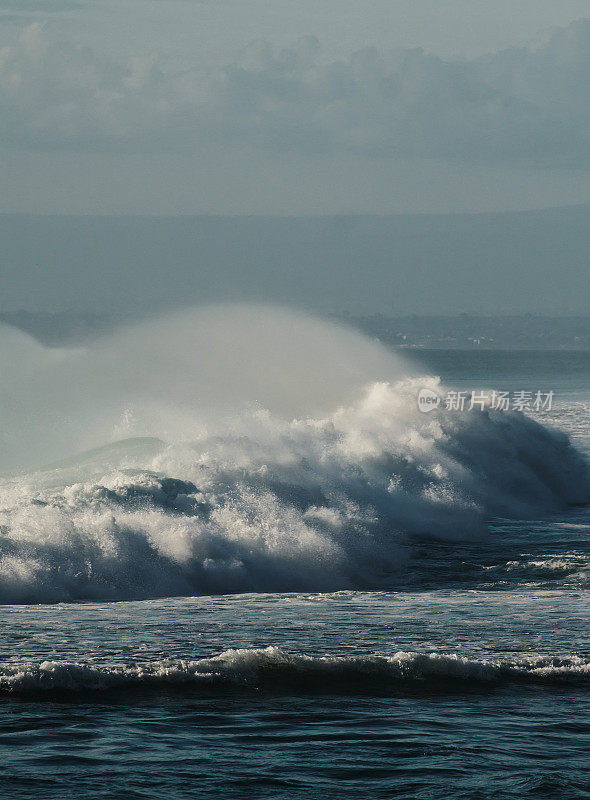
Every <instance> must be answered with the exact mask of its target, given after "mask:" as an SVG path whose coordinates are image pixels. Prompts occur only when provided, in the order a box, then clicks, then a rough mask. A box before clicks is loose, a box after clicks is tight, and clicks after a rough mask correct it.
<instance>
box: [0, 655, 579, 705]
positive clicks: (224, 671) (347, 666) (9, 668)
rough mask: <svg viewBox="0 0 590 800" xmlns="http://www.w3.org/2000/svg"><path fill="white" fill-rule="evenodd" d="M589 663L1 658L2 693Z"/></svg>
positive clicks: (375, 681) (365, 685) (284, 687)
mask: <svg viewBox="0 0 590 800" xmlns="http://www.w3.org/2000/svg"><path fill="white" fill-rule="evenodd" d="M588 680H590V662H588V661H587V660H585V659H583V658H580V657H579V656H571V657H567V658H564V657H560V658H549V657H546V656H530V657H521V658H515V659H513V660H505V659H497V660H480V659H471V658H467V657H464V656H461V655H459V654H455V653H452V654H441V653H416V652H397V653H393V654H392V655H362V656H338V657H337V656H319V657H312V656H307V655H301V654H291V653H287V652H284V651H282V650H280V649H279V648H277V647H267V648H263V649H251V650H248V649H241V650H226V651H225V652H223V653H221V654H220V655H218V656H213V657H211V658H201V659H196V660H190V659H186V660H183V659H167V660H158V661H147V662H134V663H131V664H124V663H117V664H112V665H100V666H96V665H91V664H84V663H76V662H64V661H42V662H39V663H31V662H23V663H19V662H17V663H10V662H9V663H4V664H0V693H12V694H26V693H36V692H55V691H66V692H81V691H85V692H88V691H97V692H104V691H108V690H113V689H120V688H125V689H130V688H136V689H150V688H151V689H154V688H165V687H175V688H184V689H188V690H196V691H198V690H199V689H201V690H204V689H223V688H232V687H233V688H245V689H266V690H275V691H282V692H286V693H289V692H292V691H301V690H305V689H313V690H321V689H324V690H326V689H328V690H329V691H330V692H334V691H341V692H346V691H358V690H361V691H365V692H371V691H372V690H377V691H384V690H387V689H388V688H389V689H390V690H392V691H394V690H395V689H396V688H398V687H400V686H404V685H410V686H411V685H420V684H426V685H432V684H433V683H438V684H443V683H445V682H448V681H452V682H461V683H464V684H473V685H478V684H490V683H492V684H496V683H505V682H523V681H524V682H532V683H580V682H587V681H588Z"/></svg>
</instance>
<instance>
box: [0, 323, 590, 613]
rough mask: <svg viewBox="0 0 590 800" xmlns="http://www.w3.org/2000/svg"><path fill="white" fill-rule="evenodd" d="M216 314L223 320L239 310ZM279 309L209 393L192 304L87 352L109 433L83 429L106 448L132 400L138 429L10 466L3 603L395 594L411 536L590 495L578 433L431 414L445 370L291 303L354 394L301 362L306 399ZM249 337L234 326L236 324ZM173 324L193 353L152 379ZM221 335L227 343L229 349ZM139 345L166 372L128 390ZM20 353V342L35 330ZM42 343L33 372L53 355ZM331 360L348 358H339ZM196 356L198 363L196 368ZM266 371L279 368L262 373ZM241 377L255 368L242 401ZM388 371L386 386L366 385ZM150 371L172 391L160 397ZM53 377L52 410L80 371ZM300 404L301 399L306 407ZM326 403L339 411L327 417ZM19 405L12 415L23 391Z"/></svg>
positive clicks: (328, 372)
mask: <svg viewBox="0 0 590 800" xmlns="http://www.w3.org/2000/svg"><path fill="white" fill-rule="evenodd" d="M210 313H211V312H207V314H210ZM216 313H217V314H219V313H221V315H222V317H223V320H224V321H225V324H229V323H228V322H227V315H228V312H226V311H224V312H216ZM240 313H242V314H243V311H242V312H240ZM274 313H275V312H272V313H271V315H270V318H269V317H266V316H265V315H264V313H262V312H258V323H257V325H255V326H254V329H255V334H256V335H253V334H252V332H250V333H248V335H247V336H246V335H245V338H247V339H248V340H249V341H250V344H252V341H255V342H258V343H259V344H260V347H259V349H258V350H255V353H256V358H254V357H253V358H252V360H251V362H250V364H249V366H245V365H244V364H243V363H240V365H239V369H238V377H237V378H236V377H235V376H234V377H233V378H229V377H228V376H227V375H226V374H224V375H223V377H222V379H221V381H220V382H221V388H219V387H217V388H212V387H211V385H210V384H211V381H212V380H213V373H212V372H207V371H206V370H205V377H203V374H200V375H199V374H197V375H195V374H194V373H193V372H192V371H189V373H190V374H188V377H187V374H186V373H187V370H189V366H190V363H191V362H190V359H189V358H188V357H187V354H186V351H187V350H188V351H189V352H192V351H193V347H194V342H195V341H200V340H199V337H198V336H196V334H195V330H196V331H197V332H198V331H201V333H202V331H203V329H204V328H203V321H202V319H201V317H199V316H198V315H197V323H194V322H193V321H192V318H190V319H189V322H188V323H187V321H186V319H185V318H183V319H182V320H181V322H180V323H177V322H175V323H172V322H169V321H168V322H165V323H159V324H158V325H155V331H154V330H153V329H151V328H149V326H148V327H146V326H139V328H138V329H134V330H132V331H131V332H129V331H127V332H125V333H124V334H121V337H120V338H119V339H117V338H115V339H114V340H113V341H110V342H106V343H105V342H103V343H101V344H100V346H99V348H98V352H90V353H86V355H85V359H84V360H83V362H82V363H83V364H84V367H83V368H82V367H80V370H81V373H80V375H86V372H85V370H87V369H88V364H89V363H90V364H91V365H95V366H96V365H99V364H100V365H102V366H101V367H100V369H98V367H97V370H98V372H99V373H100V372H101V371H102V373H103V374H104V375H106V376H108V380H106V379H105V381H106V382H105V384H104V385H101V386H100V391H101V392H102V393H103V395H104V405H105V409H103V411H104V414H103V416H102V417H101V420H100V423H99V424H97V425H96V426H95V432H96V433H97V437H98V438H97V439H96V440H94V441H89V442H88V443H89V444H92V445H96V444H100V443H101V438H100V437H101V436H103V435H104V431H105V430H106V427H105V426H106V423H105V421H104V420H105V419H107V418H108V414H107V413H106V412H107V411H108V413H111V412H116V414H119V416H116V415H115V416H114V417H112V418H111V422H112V421H113V420H115V421H116V420H117V419H120V410H121V407H123V408H124V409H126V411H125V413H126V414H127V417H126V419H127V422H128V425H127V428H125V429H124V430H122V429H119V428H116V429H115V428H113V427H111V429H110V430H111V436H110V439H111V441H112V439H113V438H114V437H113V431H115V432H118V433H119V435H120V434H121V433H126V434H133V437H132V438H129V439H127V440H122V441H119V442H118V443H115V444H112V445H109V446H106V447H102V448H100V449H97V450H94V451H92V452H87V453H85V454H84V455H83V456H80V457H78V458H74V459H68V460H62V461H61V462H60V463H59V464H57V465H56V466H54V467H53V468H51V469H46V470H41V471H37V472H30V473H28V474H25V475H23V474H20V475H17V476H14V477H11V478H6V479H5V480H4V482H3V485H2V492H1V500H0V556H1V557H0V602H3V603H26V602H33V603H39V602H57V601H72V600H74V601H75V600H85V599H95V600H118V599H144V598H149V597H161V596H169V595H194V594H214V593H225V592H246V591H255V592H257V591H281V592H289V591H333V590H337V589H345V588H378V587H387V588H390V587H391V586H392V585H395V583H396V581H397V580H399V576H400V575H402V574H403V572H404V569H405V565H406V564H407V560H408V554H409V552H410V547H411V542H412V541H413V540H414V539H415V537H420V538H422V537H431V538H436V539H442V540H451V541H453V540H461V539H463V540H465V539H474V538H478V537H485V536H486V535H487V525H486V523H487V520H488V519H489V518H490V517H491V516H502V517H512V518H516V517H520V518H522V517H530V516H536V515H541V514H543V513H546V512H551V511H554V510H556V509H558V508H560V507H562V506H563V505H564V504H568V503H582V502H586V501H587V500H588V496H589V479H588V470H587V467H586V464H585V462H584V461H583V459H582V457H581V456H580V455H579V454H578V453H577V451H576V450H575V449H574V448H573V447H572V445H571V444H570V442H569V440H568V438H567V437H566V436H565V435H563V434H561V433H559V432H557V431H553V430H549V429H547V428H545V427H543V426H542V425H540V424H538V423H537V422H535V421H533V420H531V419H529V418H527V417H525V416H523V415H522V414H516V413H510V414H508V413H503V412H489V411H471V412H462V413H459V412H446V411H444V410H436V411H434V412H431V413H429V414H422V413H420V412H419V411H418V408H417V400H416V398H417V394H418V390H419V389H420V388H422V387H424V386H428V387H429V388H431V389H433V390H437V389H438V390H439V391H440V387H439V385H438V382H437V379H436V378H432V377H430V378H424V377H421V378H420V377H412V376H411V374H409V373H411V369H409V368H407V367H405V366H404V365H403V364H401V362H399V361H398V360H396V359H394V358H390V357H389V355H388V354H387V353H385V352H384V351H383V350H382V349H381V348H380V347H379V346H377V345H373V343H371V342H368V341H367V340H365V339H364V338H363V337H358V336H357V335H356V334H351V333H348V332H346V333H345V334H342V338H340V337H341V334H340V329H338V328H337V327H336V326H329V325H325V324H324V323H321V324H320V323H317V324H316V323H314V324H313V325H311V329H310V324H309V321H308V319H307V318H302V319H300V318H299V317H298V316H297V315H292V316H289V315H286V316H285V314H282V315H281V317H280V319H281V324H282V325H283V326H286V328H287V330H288V332H289V336H288V338H289V339H290V340H291V339H292V340H294V341H298V338H299V339H302V340H303V341H304V347H305V348H306V349H309V348H311V349H312V350H313V351H314V353H315V356H314V359H312V360H313V362H314V365H315V366H314V370H315V371H316V372H317V374H318V376H322V375H323V376H324V379H325V378H326V376H327V380H328V385H329V389H330V392H334V390H335V388H338V391H339V392H340V393H341V394H342V396H343V401H342V402H341V403H337V402H335V398H334V397H333V396H332V395H330V396H329V397H328V396H323V388H322V387H323V383H322V380H323V379H322V380H320V378H318V381H319V384H320V385H319V387H318V381H316V382H315V383H314V382H313V381H312V380H309V375H308V376H307V378H305V380H304V383H305V385H308V383H309V384H310V396H309V397H305V392H304V391H303V389H302V388H301V386H297V391H294V392H293V394H297V399H296V401H295V400H294V399H293V397H292V395H291V391H290V386H291V385H292V384H293V383H294V384H295V385H297V381H298V380H300V379H301V380H303V378H304V377H305V376H304V375H303V373H304V372H305V368H304V367H302V366H301V365H302V364H304V363H305V359H304V358H303V357H302V356H301V355H297V354H296V353H295V354H291V357H292V360H293V363H294V364H297V363H298V364H299V365H300V366H299V367H293V371H292V372H291V371H289V369H288V368H287V369H286V372H285V366H284V364H283V363H282V359H281V357H280V353H279V354H278V355H277V354H276V353H275V354H274V355H273V358H270V357H269V351H270V348H271V345H270V343H269V342H268V338H269V336H270V338H273V337H274V329H273V326H272V323H273V321H276V318H275V316H274ZM207 314H206V315H205V316H206V318H207V319H208V323H209V324H211V317H207ZM232 314H233V316H234V317H235V316H237V318H238V321H239V320H240V314H237V315H236V313H234V312H232ZM213 319H214V321H215V325H213V329H214V334H212V339H213V340H215V341H216V342H217V345H216V347H217V349H218V351H219V356H220V360H221V362H223V364H224V369H225V370H228V369H229V366H228V362H229V361H231V358H236V356H235V354H234V355H233V356H231V346H230V345H231V342H232V336H231V335H230V333H228V332H225V333H224V336H225V339H224V336H221V333H220V331H222V330H223V326H222V324H221V322H220V321H219V319H218V318H217V316H215V315H213ZM248 319H250V317H248ZM314 325H315V327H314ZM300 329H301V337H299V332H300ZM310 330H311V332H312V333H310ZM215 331H216V332H215ZM264 331H267V333H264ZM268 331H270V333H268ZM239 334H240V328H239V325H238V329H233V336H234V337H239ZM199 335H200V334H199ZM191 336H193V339H191ZM195 336H196V338H194V337H195ZM310 336H311V339H310ZM162 337H163V338H162ZM265 337H266V338H265ZM314 337H315V339H317V340H318V341H317V342H316V341H315V339H314ZM326 337H327V344H326ZM179 338H180V340H181V341H182V356H181V358H180V366H179V364H176V366H175V369H174V370H172V371H170V370H171V368H170V365H168V367H166V369H164V368H163V367H162V370H163V371H162V372H161V373H158V372H157V370H158V369H159V367H158V364H159V363H160V361H162V360H163V361H164V362H165V361H166V359H165V354H166V352H167V351H172V352H174V348H175V347H178V340H179ZM220 340H224V341H225V340H227V341H228V342H229V343H230V345H228V348H229V351H230V353H229V355H228V353H225V352H224V351H223V347H222V346H221V345H220V344H219V341H220ZM140 342H144V343H145V342H147V345H145V346H146V349H147V352H146V354H145V361H144V364H143V367H144V368H148V367H149V368H150V369H152V370H156V373H155V374H150V376H149V379H148V378H145V379H144V380H143V384H142V385H141V386H139V387H138V386H136V385H135V383H134V381H133V380H130V381H129V382H127V379H126V380H125V381H123V384H124V389H122V388H121V385H120V382H115V383H113V380H112V376H113V374H115V373H117V374H119V375H120V374H121V371H122V366H121V364H123V363H124V362H125V361H126V360H129V361H130V363H131V362H133V363H135V361H136V360H137V359H138V358H139V357H140V355H141V352H142V351H141V348H140ZM154 342H157V351H158V355H157V357H156V356H154V355H153V345H154ZM261 343H265V347H262V344H261ZM243 346H244V345H243V343H242V347H243ZM282 346H283V341H282V340H281V341H280V342H279V350H280V348H281V347H282ZM290 346H291V347H293V345H290ZM18 347H19V348H20V352H21V354H22V350H23V348H22V342H20V341H19V342H18ZM27 347H29V345H27ZM373 348H376V350H375V352H374V351H373ZM25 349H26V348H25ZM33 350H34V359H33V360H34V362H35V365H36V366H38V363H39V362H40V361H43V358H44V355H43V353H40V352H38V348H33ZM244 352H245V351H243V352H242V351H240V353H239V354H238V355H239V356H240V358H242V357H243V355H244ZM273 353H274V351H273ZM336 356H338V358H339V359H340V360H341V361H342V363H341V364H340V365H339V366H338V365H336V366H334V364H333V363H332V361H333V360H334V358H336ZM345 357H346V358H348V359H349V361H346V358H345ZM260 358H262V362H260V361H258V360H257V359H260ZM23 359H24V356H23ZM49 359H50V361H51V363H52V364H53V369H52V370H51V374H52V375H53V376H54V375H55V373H57V374H58V376H59V375H61V376H62V377H61V378H60V379H59V381H57V382H58V383H60V382H63V380H64V377H63V376H65V375H69V376H70V383H71V382H72V381H74V383H76V380H78V378H80V376H79V375H78V376H77V377H76V375H77V373H76V372H75V369H74V367H75V365H78V366H79V365H80V363H81V362H80V354H79V353H78V352H75V353H72V352H63V353H57V354H55V353H51V354H50V355H49ZM134 359H135V361H134ZM322 359H325V360H326V365H325V371H323V372H322V369H323V368H322ZM173 360H174V359H173ZM196 360H197V366H198V369H197V373H198V372H199V369H200V368H201V367H203V363H202V361H201V362H199V359H196ZM211 360H212V357H209V358H208V359H207V362H208V361H211ZM238 360H239V359H238ZM22 363H24V360H23V362H22ZM22 363H21V371H23V369H22ZM109 364H111V366H112V369H111V368H110V367H109ZM271 364H272V365H273V366H272V368H271V367H270V366H269V365H271ZM64 365H65V366H64ZM114 365H117V366H116V368H115V366H114ZM265 365H266V366H269V370H270V373H272V375H270V374H265V375H264V376H261V374H260V371H261V369H262V368H263V367H264V366H265ZM25 366H26V365H25ZM181 367H182V368H181ZM76 368H77V367H76ZM191 369H192V367H191ZM203 369H204V367H203ZM60 370H64V371H63V372H60ZM302 370H303V372H302ZM131 371H132V372H133V370H131ZM178 371H180V376H179V375H178V374H177V373H178ZM248 371H254V372H256V373H257V374H256V376H255V377H253V378H251V379H250V381H249V383H248V385H247V386H246V388H245V389H244V392H243V394H242V395H240V397H237V396H236V392H237V388H238V386H239V385H240V376H242V375H244V374H245V373H246V372H248ZM24 372H27V370H26V369H25V370H24ZM42 372H43V370H41V373H42ZM376 373H378V374H382V375H384V377H385V378H386V380H381V381H375V380H373V379H372V378H373V377H374V375H375V374H376ZM404 373H405V374H404ZM285 374H286V375H287V376H288V377H289V380H290V381H291V383H289V382H288V383H287V385H286V386H284V385H282V386H281V387H280V391H279V389H273V390H272V391H269V392H267V393H266V395H265V397H264V399H265V401H266V402H265V405H264V406H263V405H261V404H260V403H259V404H254V403H253V398H255V397H257V392H258V389H257V387H258V386H259V385H262V384H264V383H265V382H268V381H269V380H279V379H280V378H281V376H283V377H284V375H285ZM31 376H32V377H31ZM72 376H74V377H72ZM173 378H174V380H173ZM345 378H346V380H345ZM201 379H202V380H204V381H205V384H207V386H208V388H206V390H205V389H204V390H203V392H204V395H205V397H206V398H208V400H207V402H205V403H204V404H203V406H201V405H199V402H198V400H197V398H199V392H198V386H199V385H200V384H199V380H201ZM31 380H33V381H38V380H40V377H39V369H35V370H29V372H28V374H27V375H26V377H25V379H23V380H22V381H21V384H18V385H20V386H21V387H27V386H29V388H30V386H31V383H30V381H31ZM52 380H53V381H55V377H54V378H53V379H52ZM157 381H164V385H159V389H158V392H157V393H156V394H155V395H154V394H153V393H152V388H153V386H154V385H155V383H156V382H157ZM340 384H342V385H340ZM230 385H231V386H232V387H233V388H232V390H231V392H230V394H231V395H232V398H233V405H232V407H231V408H229V407H226V408H224V409H223V411H222V412H219V410H217V411H215V413H214V412H213V411H212V405H215V404H214V403H213V404H212V403H211V402H210V401H211V398H213V397H215V395H216V392H219V394H220V396H222V397H224V398H226V397H227V395H228V392H229V389H228V387H229V386H230ZM51 388H52V392H47V393H46V395H45V397H46V398H47V403H48V405H49V406H51V404H52V403H54V404H55V403H57V405H55V406H54V410H55V409H59V407H60V406H59V403H60V402H65V401H64V400H63V396H62V393H63V391H64V389H65V388H67V383H66V384H65V385H64V386H62V385H61V383H60V385H59V386H56V385H55V383H52V384H51ZM131 388H132V389H133V391H131ZM232 392H233V394H232ZM263 394H264V393H263ZM41 396H43V395H41ZM92 397H93V403H92V408H96V407H98V406H100V402H99V401H100V398H101V395H100V392H99V391H98V388H97V384H93V392H92ZM154 398H156V399H157V401H158V405H157V409H155V407H154V405H153V403H154V402H155V400H154ZM190 398H192V406H191V403H190V402H189V399H190ZM293 403H294V406H296V407H297V410H298V411H299V412H300V413H299V414H297V415H296V416H295V417H293V415H292V413H291V412H292V410H293ZM322 403H324V404H326V405H327V406H328V407H330V408H331V410H330V411H328V412H323V410H322V409H321V408H320V407H321V406H322ZM121 404H123V406H121ZM125 404H127V405H125ZM10 408H11V409H12V410H11V413H12V414H13V415H15V414H16V412H15V411H14V408H15V407H14V404H13V406H11V407H10ZM68 408H69V413H70V414H71V418H72V420H73V422H72V426H71V427H72V429H73V433H72V432H71V431H70V433H69V434H68V435H70V434H71V436H73V437H75V435H76V432H77V431H78V429H79V427H80V425H82V423H83V422H84V420H87V419H89V418H90V417H91V416H92V415H91V414H90V412H89V410H88V408H87V407H86V405H85V404H84V403H83V402H81V401H80V397H77V398H75V402H74V400H72V402H71V403H70V405H69V406H68ZM27 410H29V409H28V407H27ZM49 410H50V411H51V408H50V409H49ZM52 413H53V412H52ZM15 418H16V417H15ZM117 424H118V423H117ZM64 425H65V423H64ZM64 430H68V429H67V426H65V427H64ZM140 436H141V437H142V438H138V437H140ZM66 438H67V437H66ZM107 438H108V437H107ZM72 441H73V439H72ZM102 442H104V439H102ZM396 576H398V577H396Z"/></svg>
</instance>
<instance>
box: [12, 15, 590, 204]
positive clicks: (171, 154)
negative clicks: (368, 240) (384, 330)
mask: <svg viewBox="0 0 590 800" xmlns="http://www.w3.org/2000/svg"><path fill="white" fill-rule="evenodd" d="M585 14H586V15H587V16H589V17H590V8H589V5H588V2H587V0H561V2H560V3H556V2H555V0H510V1H508V0H494V2H493V3H491V2H489V0H486V1H485V2H484V1H483V0H365V1H364V2H362V3H360V2H358V0H357V1H356V2H353V1H352V0H337V2H336V0H321V2H318V0H314V1H312V0H247V1H246V0H141V1H140V0H125V2H121V1H120V0H92V2H87V0H0V185H1V191H0V211H2V212H13V211H19V212H20V211H24V212H40V213H48V212H57V213H85V214H93V213H99V214H121V213H131V214H190V213H214V214H227V213H229V214H236V213H237V214H252V213H264V214H268V213H272V214H302V213H303V214H326V213H328V214H329V213H342V212H344V213H352V212H368V213H390V212H399V211H401V212H406V211H407V212H431V211H436V212H438V211H471V210H510V209H525V208H535V207H542V206H556V205H565V204H572V203H580V202H590V80H589V77H590V19H584V16H585Z"/></svg>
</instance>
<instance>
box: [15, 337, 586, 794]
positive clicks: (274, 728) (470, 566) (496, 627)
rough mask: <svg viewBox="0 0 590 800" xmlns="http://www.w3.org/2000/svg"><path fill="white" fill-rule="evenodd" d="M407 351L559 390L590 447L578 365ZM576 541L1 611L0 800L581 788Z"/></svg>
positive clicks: (471, 372)
mask: <svg viewBox="0 0 590 800" xmlns="http://www.w3.org/2000/svg"><path fill="white" fill-rule="evenodd" d="M420 357H421V358H422V359H423V360H424V362H425V364H426V365H427V366H428V368H429V370H434V371H435V372H438V373H439V374H441V377H442V378H443V379H444V380H446V381H447V382H448V383H452V384H453V385H455V386H457V387H463V386H465V387H467V388H478V387H479V386H486V387H491V388H498V389H511V390H512V389H528V388H534V389H537V388H538V389H542V390H550V389H553V390H554V391H555V392H556V408H555V410H554V411H553V412H551V414H550V415H548V417H547V419H548V421H550V422H552V423H554V424H558V425H560V426H562V427H563V428H565V429H567V430H568V431H569V432H570V433H571V435H572V436H573V438H574V440H575V442H576V443H577V445H578V446H579V447H580V448H581V449H582V450H584V452H586V454H588V452H589V447H588V443H589V440H588V431H589V430H590V428H589V425H588V423H589V421H590V363H589V359H588V357H587V355H586V354H571V355H567V357H564V355H563V354H555V355H551V354H543V355H542V357H541V356H539V355H538V354H528V355H527V354H519V355H518V359H519V360H518V363H517V364H516V363H513V362H514V359H515V356H514V354H504V357H502V354H498V353H492V354H486V353H478V354H473V353H469V354H463V355H462V354H457V353H453V354H444V353H442V354H436V353H424V354H422V355H421V356H420ZM518 365H520V366H518ZM519 370H520V371H519ZM589 532H590V509H588V508H587V507H583V506H579V507H570V508H568V509H565V510H561V511H550V512H547V513H543V514H541V515H539V516H538V518H536V519H528V520H526V521H522V520H520V521H515V520H508V519H500V518H495V519H493V520H492V521H491V522H490V535H489V536H487V537H479V538H476V539H474V540H471V541H459V542H457V541H448V540H438V541H433V540H432V539H430V538H426V537H422V538H420V536H419V535H418V534H416V535H414V536H413V537H412V538H411V541H410V542H408V543H406V546H407V547H408V551H407V557H408V560H407V562H404V563H405V567H404V569H403V570H402V571H401V572H394V573H391V574H390V575H389V577H387V576H386V580H389V582H390V586H389V587H385V588H383V589H382V590H381V591H374V590H371V591H359V590H346V591H335V592H323V593H319V592H316V591H310V592H298V593H264V592H258V593H246V594H234V595H217V596H207V595H205V596H198V597H176V598H158V599H147V600H137V601H132V602H128V601H123V602H110V603H107V602H82V603H77V604H70V603H58V604H50V605H44V604H40V603H36V604H30V605H26V604H25V605H3V606H0V626H1V638H0V746H1V750H0V796H3V797H7V798H27V800H28V798H33V797H35V796H37V795H39V796H43V797H44V798H52V799H53V798H55V800H58V799H59V800H61V798H70V797H71V798H79V797H92V798H118V797H129V798H153V797H159V796H161V795H165V796H168V797H170V798H174V799H176V798H195V797H198V798H201V797H203V798H219V797H223V798H250V797H257V798H258V797H260V798H273V799H274V798H291V797H296V798H310V799H311V798H314V799H315V798H319V797H325V798H334V800H336V798H343V797H350V798H353V797H354V798H357V797H371V798H373V797H374V798H390V797H402V798H420V799H421V798H424V799H425V800H431V799H434V798H440V799H441V800H443V798H444V799H445V800H447V798H465V800H472V799H473V798H482V800H483V798H486V800H487V798H502V800H504V799H505V800H516V799H517V798H528V797H530V798H556V800H562V798H568V799H569V798H584V797H588V796H590V795H589V784H588V778H589V775H588V759H587V754H588V749H589V745H590V701H589V699H588V686H589V685H590V666H589V665H590V648H589V638H588V621H589V611H590V605H589V603H588V586H589V574H588V567H589V557H590V537H589ZM64 535H65V534H64ZM64 546H66V547H67V546H69V545H68V542H67V540H66V541H65V544H64ZM36 547H37V550H36V551H35V552H36V553H37V554H38V552H39V550H38V544H36ZM324 568H325V565H324ZM378 573H379V564H375V569H374V570H373V573H372V574H374V575H377V574H378Z"/></svg>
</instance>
